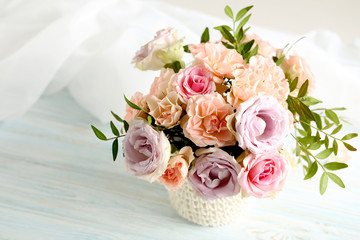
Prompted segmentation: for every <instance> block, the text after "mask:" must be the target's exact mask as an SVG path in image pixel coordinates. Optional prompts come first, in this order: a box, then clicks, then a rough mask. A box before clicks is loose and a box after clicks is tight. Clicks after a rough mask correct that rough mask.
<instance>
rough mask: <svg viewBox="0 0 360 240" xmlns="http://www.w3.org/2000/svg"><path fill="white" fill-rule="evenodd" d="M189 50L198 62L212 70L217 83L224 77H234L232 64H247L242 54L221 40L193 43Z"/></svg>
mask: <svg viewBox="0 0 360 240" xmlns="http://www.w3.org/2000/svg"><path fill="white" fill-rule="evenodd" d="M189 50H190V51H191V53H192V55H193V56H194V58H195V62H196V63H200V64H202V65H204V66H205V68H206V69H207V70H208V71H210V72H212V73H213V74H214V75H215V77H214V81H215V82H217V83H222V82H223V77H226V78H234V75H233V69H232V66H233V65H235V64H240V65H243V64H245V62H244V60H243V58H242V56H241V54H239V53H238V52H237V51H236V50H234V49H228V48H226V47H225V46H224V44H222V43H221V42H218V43H210V42H207V43H201V44H200V45H191V46H189Z"/></svg>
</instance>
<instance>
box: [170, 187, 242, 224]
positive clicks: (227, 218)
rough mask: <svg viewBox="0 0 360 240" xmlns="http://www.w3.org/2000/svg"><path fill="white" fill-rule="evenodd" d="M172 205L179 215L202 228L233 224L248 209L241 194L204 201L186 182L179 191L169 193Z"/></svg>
mask: <svg viewBox="0 0 360 240" xmlns="http://www.w3.org/2000/svg"><path fill="white" fill-rule="evenodd" d="M169 198H170V203H171V205H172V206H173V208H174V209H175V210H176V211H177V212H178V214H179V215H180V216H182V217H184V218H186V219H187V220H189V221H191V222H193V223H196V224H199V225H202V226H213V227H215V226H222V225H226V224H229V223H231V222H232V221H233V220H235V219H236V218H237V217H239V216H240V215H241V213H242V212H243V211H244V210H245V209H247V208H248V200H247V199H246V198H244V199H242V198H241V194H238V195H236V196H232V197H226V198H218V199H215V200H204V199H202V198H201V197H198V196H196V195H195V194H194V191H193V189H192V188H191V186H190V184H189V183H188V182H187V181H186V182H185V183H184V185H183V186H182V187H181V188H180V189H179V190H177V191H169Z"/></svg>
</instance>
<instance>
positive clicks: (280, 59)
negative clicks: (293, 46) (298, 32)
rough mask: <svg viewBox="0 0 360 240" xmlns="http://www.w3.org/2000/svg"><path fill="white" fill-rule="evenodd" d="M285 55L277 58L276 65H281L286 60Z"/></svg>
mask: <svg viewBox="0 0 360 240" xmlns="http://www.w3.org/2000/svg"><path fill="white" fill-rule="evenodd" d="M284 59H285V55H280V57H279V59H277V60H276V62H275V63H276V66H280V64H281V63H282V62H283V61H284Z"/></svg>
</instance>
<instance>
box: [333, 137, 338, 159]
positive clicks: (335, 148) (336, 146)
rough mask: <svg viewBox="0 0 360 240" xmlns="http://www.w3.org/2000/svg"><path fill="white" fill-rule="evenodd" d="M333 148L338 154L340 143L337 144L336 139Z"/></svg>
mask: <svg viewBox="0 0 360 240" xmlns="http://www.w3.org/2000/svg"><path fill="white" fill-rule="evenodd" d="M333 149H334V154H335V156H336V155H337V153H338V144H337V142H336V140H335V139H334V142H333Z"/></svg>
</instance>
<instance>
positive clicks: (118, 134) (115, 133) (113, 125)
mask: <svg viewBox="0 0 360 240" xmlns="http://www.w3.org/2000/svg"><path fill="white" fill-rule="evenodd" d="M110 127H111V131H112V132H113V134H114V135H115V136H120V133H119V130H118V129H117V128H116V126H115V124H114V123H113V122H112V121H110Z"/></svg>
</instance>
